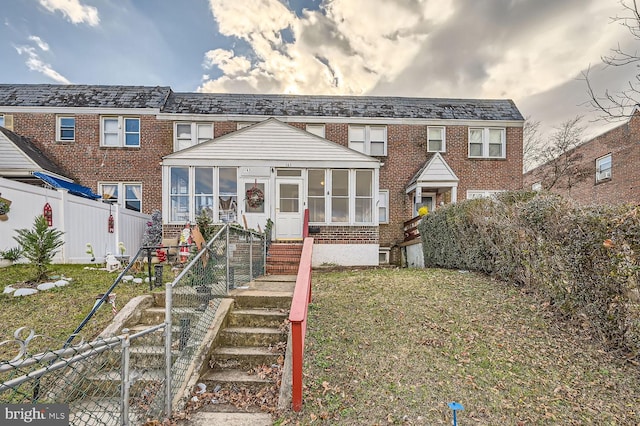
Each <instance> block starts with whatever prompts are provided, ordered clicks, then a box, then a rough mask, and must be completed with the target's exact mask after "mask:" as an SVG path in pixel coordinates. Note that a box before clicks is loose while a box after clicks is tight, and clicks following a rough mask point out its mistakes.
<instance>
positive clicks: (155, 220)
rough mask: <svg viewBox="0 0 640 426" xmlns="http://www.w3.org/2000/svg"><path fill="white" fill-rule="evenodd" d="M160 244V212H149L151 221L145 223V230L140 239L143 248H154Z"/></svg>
mask: <svg viewBox="0 0 640 426" xmlns="http://www.w3.org/2000/svg"><path fill="white" fill-rule="evenodd" d="M161 243H162V213H160V210H154V211H153V212H151V221H150V222H147V229H145V230H144V235H143V237H142V246H143V247H156V246H159V245H160V244H161Z"/></svg>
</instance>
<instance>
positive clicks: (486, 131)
mask: <svg viewBox="0 0 640 426" xmlns="http://www.w3.org/2000/svg"><path fill="white" fill-rule="evenodd" d="M474 131H481V132H482V135H481V143H482V154H481V155H471V133H472V132H474ZM492 131H499V132H500V152H501V155H500V156H490V155H489V145H490V142H491V138H490V134H491V132H492ZM467 137H468V143H467V149H468V156H469V158H491V159H496V158H497V159H500V158H507V142H506V139H507V131H506V129H505V128H504V127H469V132H468V134H467Z"/></svg>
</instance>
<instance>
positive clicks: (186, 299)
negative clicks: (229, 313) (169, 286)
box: [153, 282, 227, 308]
mask: <svg viewBox="0 0 640 426" xmlns="http://www.w3.org/2000/svg"><path fill="white" fill-rule="evenodd" d="M205 289H206V290H205ZM205 289H200V288H199V286H196V287H188V286H181V287H178V288H176V289H174V291H173V294H172V300H173V306H174V307H183V308H189V307H190V308H197V307H198V306H200V304H201V303H203V299H204V300H206V298H207V296H209V297H210V298H211V297H224V296H226V294H227V285H226V283H225V282H222V283H221V284H216V285H207V286H205ZM198 291H203V292H202V293H199V292H198ZM153 298H154V305H155V306H156V307H158V308H164V307H165V306H166V303H165V294H164V292H163V293H153Z"/></svg>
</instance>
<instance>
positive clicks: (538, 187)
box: [531, 182, 542, 192]
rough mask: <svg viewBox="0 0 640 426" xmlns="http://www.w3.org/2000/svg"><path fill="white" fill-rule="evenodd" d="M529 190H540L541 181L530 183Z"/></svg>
mask: <svg viewBox="0 0 640 426" xmlns="http://www.w3.org/2000/svg"><path fill="white" fill-rule="evenodd" d="M531 190H532V191H536V192H537V191H542V182H536V183H534V184H533V185H531Z"/></svg>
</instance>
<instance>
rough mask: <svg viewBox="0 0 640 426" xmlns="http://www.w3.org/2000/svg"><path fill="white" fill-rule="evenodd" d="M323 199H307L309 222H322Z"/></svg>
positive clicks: (323, 217)
mask: <svg viewBox="0 0 640 426" xmlns="http://www.w3.org/2000/svg"><path fill="white" fill-rule="evenodd" d="M324 221H325V206H324V197H313V198H309V222H324Z"/></svg>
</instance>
